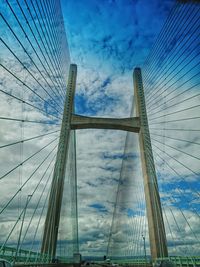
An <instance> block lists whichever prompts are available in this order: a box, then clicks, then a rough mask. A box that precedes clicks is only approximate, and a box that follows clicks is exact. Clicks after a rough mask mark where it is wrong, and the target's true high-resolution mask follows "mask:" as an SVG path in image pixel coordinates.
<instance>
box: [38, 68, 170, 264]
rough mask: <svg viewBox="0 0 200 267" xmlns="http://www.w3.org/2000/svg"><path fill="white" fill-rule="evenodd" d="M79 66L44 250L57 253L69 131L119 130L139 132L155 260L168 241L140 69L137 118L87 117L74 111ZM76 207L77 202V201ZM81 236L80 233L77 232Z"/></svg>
mask: <svg viewBox="0 0 200 267" xmlns="http://www.w3.org/2000/svg"><path fill="white" fill-rule="evenodd" d="M76 76H77V66H76V65H75V64H71V65H70V70H69V78H68V85H67V96H66V101H65V107H64V113H63V120H62V126H61V133H60V140H59V146H58V152H57V158H56V163H55V169H54V174H53V180H52V187H51V192H50V197H49V205H48V212H47V216H46V221H45V229H44V235H43V242H42V249H41V252H42V253H47V254H50V255H51V256H52V257H54V256H55V253H56V243H57V236H58V227H59V219H60V211H61V203H62V196H63V187H64V177H65V166H66V161H67V155H68V147H69V141H70V131H71V130H76V129H88V128H95V129H116V130H124V131H130V132H134V133H138V135H139V144H140V154H141V161H142V171H143V181H144V191H145V200H146V208H147V219H148V227H149V240H150V248H151V256H152V259H156V258H159V257H167V256H168V252H167V242H166V234H165V228H164V222H163V216H162V209H161V203H160V196H159V191H158V184H157V177H156V171H155V166H154V159H153V153H152V148H151V139H150V134H149V127H148V119H147V113H146V105H145V97H144V91H143V84H142V75H141V70H140V68H136V69H135V70H134V73H133V78H134V94H135V105H136V117H128V118H122V119H116V118H115V119H113V118H97V117H85V116H80V115H76V114H74V113H73V111H74V108H73V103H74V94H75V87H76ZM75 208H76V210H77V203H75ZM76 220H77V218H76ZM76 223H77V222H76ZM76 229H77V228H76ZM76 236H78V233H76ZM77 252H78V251H77Z"/></svg>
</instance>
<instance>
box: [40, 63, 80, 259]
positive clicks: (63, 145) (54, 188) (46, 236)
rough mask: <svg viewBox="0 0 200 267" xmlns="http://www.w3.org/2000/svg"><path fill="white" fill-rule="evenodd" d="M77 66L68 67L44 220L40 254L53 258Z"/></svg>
mask: <svg viewBox="0 0 200 267" xmlns="http://www.w3.org/2000/svg"><path fill="white" fill-rule="evenodd" d="M76 76H77V66H76V65H75V64H71V65H70V70H69V78H68V84H67V94H66V99H65V104H64V112H63V119H62V126H61V132H60V139H59V144H58V151H57V157H56V162H55V167H54V173H53V180H52V185H51V192H50V197H49V203H48V210H47V215H46V220H45V226H44V233H43V240H42V247H41V253H45V254H48V255H50V256H51V258H54V257H55V253H56V245H57V237H58V228H59V222H60V212H61V203H62V197H63V188H64V178H65V171H66V161H67V155H68V148H69V142H70V130H71V129H70V125H71V114H72V112H73V103H74V94H75V87H76Z"/></svg>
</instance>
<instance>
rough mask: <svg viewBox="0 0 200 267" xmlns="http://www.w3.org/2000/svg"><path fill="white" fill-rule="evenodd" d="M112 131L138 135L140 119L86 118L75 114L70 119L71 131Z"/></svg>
mask: <svg viewBox="0 0 200 267" xmlns="http://www.w3.org/2000/svg"><path fill="white" fill-rule="evenodd" d="M89 128H90V129H113V130H123V131H128V132H134V133H139V131H140V119H139V117H130V118H121V119H115V118H98V117H86V116H80V115H76V114H72V117H71V129H72V130H78V129H89Z"/></svg>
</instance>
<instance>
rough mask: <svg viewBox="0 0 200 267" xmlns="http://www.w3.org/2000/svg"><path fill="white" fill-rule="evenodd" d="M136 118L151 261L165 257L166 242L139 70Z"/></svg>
mask: <svg viewBox="0 0 200 267" xmlns="http://www.w3.org/2000/svg"><path fill="white" fill-rule="evenodd" d="M133 79H134V97H135V105H136V116H137V117H139V118H140V131H139V145H140V155H141V161H142V172H143V181H144V192H145V199H146V210H147V219H148V228H149V241H150V249H151V256H152V259H153V260H154V259H156V258H160V257H167V256H168V251H167V241H166V234H165V227H164V221H163V215H162V209H161V203H160V196H159V191H158V184H157V177H156V171H155V165H154V159H153V153H152V147H151V139H150V134H149V126H148V119H147V112H146V105H145V97H144V90H143V83H142V74H141V69H140V68H135V69H134V72H133Z"/></svg>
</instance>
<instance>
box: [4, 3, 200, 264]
mask: <svg viewBox="0 0 200 267" xmlns="http://www.w3.org/2000/svg"><path fill="white" fill-rule="evenodd" d="M0 6H1V11H0V23H1V25H0V29H1V30H0V31H1V36H0V78H1V79H0V95H1V100H0V101H1V105H0V108H1V116H0V123H1V128H0V141H1V143H0V161H1V169H0V258H2V259H7V260H9V261H11V262H13V263H14V264H15V265H39V264H41V265H50V264H51V263H52V260H54V261H55V259H56V261H59V262H60V263H65V264H79V263H80V261H81V256H82V259H83V260H86V261H90V262H94V263H96V264H99V265H106V264H109V262H110V261H111V262H113V263H118V264H120V265H126V266H129V265H130V266H131V265H132V266H136V265H137V266H152V265H151V264H152V262H154V261H156V260H158V259H160V260H170V261H171V262H173V263H174V266H200V230H199V229H200V206H199V202H200V199H199V197H200V193H199V190H200V183H199V178H200V165H199V160H200V157H199V145H200V135H199V132H200V129H199V127H200V126H199V125H200V116H199V114H200V105H199V99H200V93H199V82H200V80H199V79H200V78H199V77H200V76H199V74H200V72H199V70H200V68H199V59H200V57H199V54H200V46H199V33H200V25H199V24H200V5H199V3H198V1H176V2H175V4H174V6H173V8H172V9H171V11H170V13H169V16H168V18H167V20H166V22H165V23H164V25H163V27H162V30H161V31H160V33H159V35H158V37H157V39H156V41H155V43H154V45H153V47H152V48H151V51H150V53H149V55H148V57H147V58H146V60H145V62H144V64H143V65H142V66H139V67H138V66H133V87H132V92H133V94H132V96H133V99H132V97H130V103H131V105H132V109H131V111H130V112H129V113H128V114H124V117H123V118H121V117H120V118H118V117H114V118H113V117H105V116H103V117H102V116H83V115H82V114H77V112H76V89H77V88H76V87H77V82H76V80H77V77H78V75H79V66H77V65H76V64H72V63H71V61H70V54H69V49H68V43H67V38H66V33H65V28H64V22H63V15H62V10H61V4H60V1H58V0H52V1H47V0H44V1H41V0H23V1H19V0H14V1H10V0H4V1H1V3H0ZM121 90H123V88H122V89H121ZM124 94H126V92H124ZM91 129H93V130H91ZM94 132H99V135H98V138H97V139H96V140H95V139H94V138H93V137H92V135H91V134H93V133H94ZM108 132H109V133H110V135H107V134H106V133H108ZM81 133H84V139H83V138H82V137H81ZM81 138H82V139H81ZM105 138H107V139H106V141H105ZM117 138H118V139H117ZM116 140H118V141H116ZM119 140H121V141H119ZM101 142H102V143H103V142H104V144H105V147H103V145H102V147H103V149H105V151H104V152H99V146H96V143H98V145H101ZM120 142H121V143H120ZM114 149H116V152H115V151H114ZM86 152H87V153H86ZM95 153H96V154H95ZM97 156H98V157H100V158H101V162H103V161H104V162H106V165H105V166H102V167H101V169H103V170H104V175H105V176H101V175H100V174H99V173H101V170H100V169H99V168H98V167H97V166H96V160H97ZM80 162H83V164H82V165H81V164H80ZM112 164H113V165H112ZM86 165H87V166H86ZM80 166H81V168H82V170H79V167H80ZM85 170H87V173H86V171H85ZM116 173H117V174H116ZM97 177H98V179H96V178H97ZM87 178H88V179H87ZM95 179H96V180H95ZM80 255H81V256H80ZM106 258H107V262H106V261H105V259H106ZM108 259H109V260H108ZM54 264H55V263H54Z"/></svg>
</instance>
